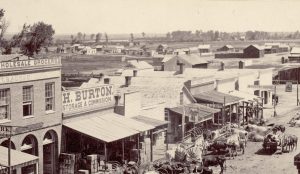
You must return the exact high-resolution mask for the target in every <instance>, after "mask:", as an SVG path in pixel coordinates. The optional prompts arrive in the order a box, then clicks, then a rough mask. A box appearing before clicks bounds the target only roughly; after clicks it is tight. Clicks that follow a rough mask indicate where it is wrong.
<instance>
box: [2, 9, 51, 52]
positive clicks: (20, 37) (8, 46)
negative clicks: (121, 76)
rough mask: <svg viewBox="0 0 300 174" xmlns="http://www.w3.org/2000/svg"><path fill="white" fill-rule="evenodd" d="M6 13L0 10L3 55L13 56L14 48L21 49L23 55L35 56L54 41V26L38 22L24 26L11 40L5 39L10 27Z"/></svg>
mask: <svg viewBox="0 0 300 174" xmlns="http://www.w3.org/2000/svg"><path fill="white" fill-rule="evenodd" d="M4 15H5V11H4V10H3V9H0V29H1V35H0V49H1V50H2V54H11V52H12V48H14V47H20V49H21V52H22V54H25V55H28V56H33V55H34V54H37V53H39V52H40V51H41V49H42V48H45V50H46V51H47V47H48V46H49V45H50V44H51V43H52V41H53V35H54V33H55V31H54V29H53V28H52V25H49V24H45V23H44V22H38V23H35V24H33V25H27V24H24V25H23V28H22V30H21V31H20V32H19V33H18V34H15V35H14V36H13V37H12V38H11V39H5V38H4V34H5V32H6V29H7V28H8V26H9V23H8V22H7V20H6V19H5V18H4Z"/></svg>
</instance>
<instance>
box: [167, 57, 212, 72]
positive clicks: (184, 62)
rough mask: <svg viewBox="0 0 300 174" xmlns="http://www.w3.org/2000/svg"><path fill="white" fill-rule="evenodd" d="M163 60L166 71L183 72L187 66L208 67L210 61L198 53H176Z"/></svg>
mask: <svg viewBox="0 0 300 174" xmlns="http://www.w3.org/2000/svg"><path fill="white" fill-rule="evenodd" d="M164 59H165V60H163V62H164V63H163V70H164V71H179V72H181V73H182V72H183V71H184V69H185V68H207V66H208V62H207V61H206V60H204V59H203V58H201V57H200V56H199V55H196V54H182V55H174V56H173V57H165V58H164Z"/></svg>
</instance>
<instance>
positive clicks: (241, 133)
mask: <svg viewBox="0 0 300 174" xmlns="http://www.w3.org/2000/svg"><path fill="white" fill-rule="evenodd" d="M232 132H233V133H234V134H238V135H239V136H240V141H242V142H244V144H245V147H246V146H247V142H248V132H247V131H245V130H241V129H232Z"/></svg>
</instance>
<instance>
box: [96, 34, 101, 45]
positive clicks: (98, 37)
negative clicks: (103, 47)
mask: <svg viewBox="0 0 300 174" xmlns="http://www.w3.org/2000/svg"><path fill="white" fill-rule="evenodd" d="M101 37H102V34H101V33H98V34H96V43H99V42H100V40H101Z"/></svg>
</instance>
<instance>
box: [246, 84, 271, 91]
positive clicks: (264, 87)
mask: <svg viewBox="0 0 300 174" xmlns="http://www.w3.org/2000/svg"><path fill="white" fill-rule="evenodd" d="M248 88H253V89H259V90H273V89H274V86H273V85H248Z"/></svg>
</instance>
